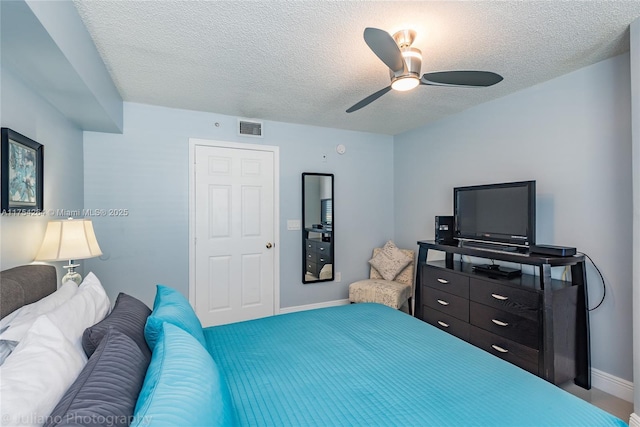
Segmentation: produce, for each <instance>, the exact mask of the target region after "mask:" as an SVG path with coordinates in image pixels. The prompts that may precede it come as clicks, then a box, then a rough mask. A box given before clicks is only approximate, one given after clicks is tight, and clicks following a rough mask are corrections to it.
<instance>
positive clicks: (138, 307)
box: [82, 292, 151, 359]
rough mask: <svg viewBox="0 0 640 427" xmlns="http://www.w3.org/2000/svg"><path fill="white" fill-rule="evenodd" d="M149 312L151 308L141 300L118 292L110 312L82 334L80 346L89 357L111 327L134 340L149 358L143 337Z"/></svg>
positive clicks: (149, 354) (147, 347)
mask: <svg viewBox="0 0 640 427" xmlns="http://www.w3.org/2000/svg"><path fill="white" fill-rule="evenodd" d="M150 314H151V310H150V309H149V307H147V306H146V305H145V304H144V303H143V302H142V301H140V300H137V299H135V298H134V297H132V296H130V295H127V294H125V293H123V292H120V294H118V298H117V299H116V303H115V304H114V306H113V310H111V313H110V314H109V315H108V316H107V317H105V318H104V319H103V320H102V321H100V322H98V323H96V324H95V325H93V326H91V327H89V328H87V329H85V331H84V334H82V348H84V352H85V353H86V354H87V357H91V355H92V354H93V352H94V351H95V349H96V348H97V347H98V345H100V341H102V337H104V336H105V334H106V333H107V330H108V329H109V327H113V328H114V329H116V330H117V331H119V332H122V333H123V334H125V335H127V336H128V337H129V338H131V339H132V340H133V341H135V343H136V344H138V347H140V350H142V353H143V354H144V355H145V356H146V357H147V359H151V350H149V346H148V345H147V341H146V340H145V339H144V325H145V323H146V322H147V317H149V315H150Z"/></svg>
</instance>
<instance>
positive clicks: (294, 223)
mask: <svg viewBox="0 0 640 427" xmlns="http://www.w3.org/2000/svg"><path fill="white" fill-rule="evenodd" d="M287 230H291V231H295V230H300V220H299V219H288V220H287Z"/></svg>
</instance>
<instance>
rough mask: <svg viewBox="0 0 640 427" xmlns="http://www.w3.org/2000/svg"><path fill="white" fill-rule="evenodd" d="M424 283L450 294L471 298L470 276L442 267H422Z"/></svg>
mask: <svg viewBox="0 0 640 427" xmlns="http://www.w3.org/2000/svg"><path fill="white" fill-rule="evenodd" d="M422 269H423V270H422V284H423V285H425V286H429V287H430V288H435V289H439V290H441V291H445V292H448V293H450V294H454V295H458V296H461V297H463V298H467V299H468V298H469V278H468V277H467V276H464V275H462V274H458V273H454V272H451V271H448V270H445V269H442V268H437V267H431V266H429V265H425V266H423V267H422Z"/></svg>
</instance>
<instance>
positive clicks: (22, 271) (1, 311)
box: [0, 265, 58, 318]
mask: <svg viewBox="0 0 640 427" xmlns="http://www.w3.org/2000/svg"><path fill="white" fill-rule="evenodd" d="M57 282H58V279H57V278H56V269H55V267H53V266H51V265H21V266H20V267H14V268H10V269H8V270H4V271H0V318H3V317H4V316H6V315H7V314H9V313H11V312H13V311H14V310H17V309H18V308H20V307H22V306H23V305H26V304H31V303H32V302H36V301H38V300H39V299H41V298H44V297H46V296H47V295H49V294H51V293H53V292H55V290H56V289H57Z"/></svg>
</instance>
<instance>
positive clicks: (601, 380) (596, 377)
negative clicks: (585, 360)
mask: <svg viewBox="0 0 640 427" xmlns="http://www.w3.org/2000/svg"><path fill="white" fill-rule="evenodd" d="M591 386H592V387H595V388H597V389H598V390H602V391H604V392H606V393H609V394H611V395H613V396H615V397H619V398H620V399H622V400H626V401H627V402H633V383H632V382H631V381H627V380H623V379H622V378H618V377H615V376H613V375H611V374H608V373H606V372H602V371H600V370H598V369H593V368H592V369H591ZM638 421H640V419H638ZM638 427H640V424H639V425H638Z"/></svg>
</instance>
